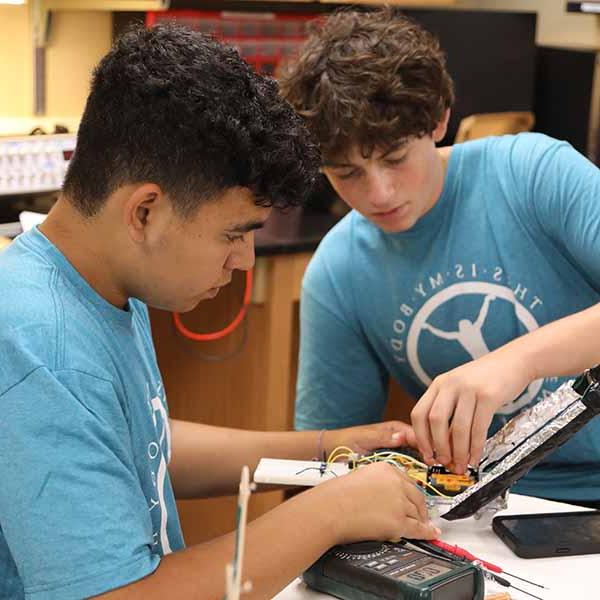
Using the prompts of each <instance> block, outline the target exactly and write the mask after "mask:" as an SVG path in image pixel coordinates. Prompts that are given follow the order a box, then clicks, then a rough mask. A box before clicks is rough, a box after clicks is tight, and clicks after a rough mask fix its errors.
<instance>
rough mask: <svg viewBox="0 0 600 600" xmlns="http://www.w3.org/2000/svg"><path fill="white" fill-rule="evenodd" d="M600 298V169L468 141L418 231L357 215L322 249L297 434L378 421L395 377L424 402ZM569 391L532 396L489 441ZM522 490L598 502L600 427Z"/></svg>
mask: <svg viewBox="0 0 600 600" xmlns="http://www.w3.org/2000/svg"><path fill="white" fill-rule="evenodd" d="M599 293H600V171H599V170H598V169H597V168H596V167H595V166H594V165H593V164H592V163H590V162H589V161H588V160H586V159H585V158H584V157H582V156H581V155H580V154H578V153H577V152H576V151H575V150H574V149H573V148H572V147H571V146H569V145H568V144H567V143H564V142H559V141H556V140H553V139H551V138H548V137H546V136H544V135H540V134H530V133H528V134H521V135H517V136H503V137H495V138H486V139H482V140H476V141H472V142H467V143H464V144H458V145H456V146H454V147H453V148H452V151H451V154H450V159H449V164H448V169H447V173H446V178H445V181H444V187H443V191H442V194H441V196H440V198H439V200H438V202H437V203H436V204H435V205H434V207H433V208H432V209H431V210H430V211H429V212H428V213H427V214H426V215H424V216H423V218H421V219H420V220H419V221H418V222H417V223H416V224H415V226H414V227H413V228H412V229H410V230H409V231H406V232H402V233H393V234H389V233H385V232H384V231H382V230H381V229H379V228H378V227H376V226H375V225H373V224H372V223H370V222H369V221H368V220H367V219H365V218H364V217H362V216H361V215H360V214H358V213H356V212H351V213H350V214H348V215H347V216H346V217H345V218H344V219H343V220H342V221H341V222H340V223H338V224H337V225H336V226H335V227H334V228H333V229H332V230H331V231H330V232H329V233H328V235H327V236H326V237H325V238H324V239H323V241H322V243H321V245H320V246H319V248H318V250H317V252H316V254H315V256H314V258H313V260H312V261H311V263H310V265H309V268H308V271H307V273H306V275H305V278H304V282H303V289H302V299H301V350H300V365H299V379H298V389H297V401H296V402H297V404H296V427H297V428H298V429H309V428H310V429H319V428H333V427H345V426H350V425H355V424H359V423H368V422H373V421H377V420H379V419H381V417H382V414H383V410H384V405H385V402H386V398H387V388H388V380H389V377H392V378H394V379H396V380H397V381H398V382H399V383H400V384H401V386H402V387H403V388H404V389H405V390H406V391H408V392H409V393H410V394H412V395H413V396H414V397H415V398H418V397H419V396H420V395H421V394H422V393H423V392H424V391H425V389H426V388H427V386H428V385H429V384H430V383H431V381H432V379H433V378H434V377H436V376H437V375H439V374H441V373H444V372H446V371H448V370H449V369H452V368H454V367H457V366H458V365H461V364H463V363H465V362H468V361H470V360H472V359H474V358H477V357H479V356H481V355H483V354H485V353H487V352H489V351H490V350H493V349H495V348H498V347H499V346H502V345H503V344H505V343H507V342H509V341H510V340H512V339H514V338H516V337H518V336H520V335H523V334H525V333H527V332H529V331H532V330H534V329H536V328H537V327H539V326H542V325H544V324H546V323H550V322H551V321H555V320H556V319H559V318H561V317H564V316H566V315H569V314H571V313H574V312H577V311H580V310H583V309H584V308H587V307H589V306H591V305H593V304H595V303H597V302H598V300H599ZM572 343H573V345H576V344H577V340H576V339H573V341H572ZM599 344H600V341H599ZM563 350H564V352H569V348H568V347H566V348H564V349H563ZM503 376H504V374H503V373H498V374H497V377H499V378H500V379H502V377H503ZM561 382H562V380H558V379H546V380H541V381H536V382H534V383H532V384H531V385H529V386H528V388H527V389H526V390H524V392H523V393H522V394H521V396H519V397H518V398H517V399H516V400H515V401H514V402H512V403H510V404H508V405H506V406H504V407H502V408H501V410H499V411H498V413H497V414H496V416H495V418H494V422H493V424H492V430H496V429H497V428H498V427H499V426H500V425H501V424H503V423H504V422H506V420H508V418H510V416H511V415H513V414H514V413H516V412H517V411H519V410H520V409H521V408H523V407H524V406H526V405H528V404H530V403H531V402H536V401H538V400H540V399H541V398H543V397H544V395H546V394H548V393H550V392H552V391H553V390H555V389H556V388H557V387H558V386H559V384H560V383H561ZM515 491H519V492H520V493H524V494H529V495H535V496H542V497H548V498H556V499H573V500H575V499H581V500H586V499H593V500H600V418H597V419H596V420H594V421H592V422H591V423H589V424H587V425H586V426H585V427H584V429H583V430H582V431H581V432H579V433H578V434H577V435H576V436H574V437H573V438H572V439H571V440H569V441H568V442H567V443H566V444H565V445H564V446H562V447H561V448H559V449H558V450H556V451H555V452H554V453H553V454H552V455H551V456H550V457H549V458H548V459H546V460H544V461H543V462H542V463H541V464H540V465H539V466H537V467H536V468H534V469H533V470H532V471H530V473H529V474H528V475H527V476H525V477H524V478H523V479H522V480H521V481H520V482H519V483H518V484H517V485H516V487H515Z"/></svg>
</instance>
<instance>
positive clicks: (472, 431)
mask: <svg viewBox="0 0 600 600" xmlns="http://www.w3.org/2000/svg"><path fill="white" fill-rule="evenodd" d="M529 383H530V378H529V377H528V373H527V365H524V364H523V361H519V359H518V357H516V356H510V355H509V354H508V353H503V354H498V353H492V354H487V355H485V356H483V357H482V358H480V359H478V360H475V361H473V362H469V363H467V364H465V365H462V366H460V367H457V368H456V369H453V370H452V371H448V372H447V373H444V374H443V375H440V376H439V377H436V378H435V379H434V380H433V382H432V384H431V385H430V386H429V389H428V390H427V391H426V392H425V394H423V396H421V398H420V400H419V401H418V402H417V404H416V406H415V408H414V409H413V410H412V413H411V420H412V425H413V428H414V432H415V435H416V439H417V445H418V447H419V450H420V452H421V454H422V455H423V459H424V460H425V462H427V463H428V464H433V463H434V462H440V463H442V464H443V465H446V466H448V465H453V469H454V471H455V472H456V473H464V472H465V470H466V468H467V465H468V464H471V465H478V464H479V461H480V460H481V454H482V452H483V446H484V444H485V440H486V437H487V431H488V428H489V426H490V423H491V422H492V418H493V416H494V413H495V412H496V410H497V409H498V408H500V406H502V405H503V404H505V403H507V402H510V401H512V400H514V399H515V398H516V397H517V396H518V395H519V394H520V393H521V392H522V391H523V389H524V388H525V387H526V386H527V385H528V384H529ZM434 457H435V460H434Z"/></svg>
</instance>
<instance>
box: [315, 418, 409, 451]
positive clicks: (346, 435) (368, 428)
mask: <svg viewBox="0 0 600 600" xmlns="http://www.w3.org/2000/svg"><path fill="white" fill-rule="evenodd" d="M321 442H322V443H321V448H322V449H324V450H325V452H326V455H329V453H330V452H331V451H332V450H333V449H334V448H337V447H338V446H347V447H348V448H351V449H352V450H353V451H354V452H358V453H359V454H364V453H365V452H368V451H370V450H374V449H375V448H397V447H398V446H411V447H413V448H416V447H417V439H416V436H415V432H414V431H413V428H412V427H411V426H410V425H408V424H407V423H403V422H402V421H386V422H384V423H374V424H372V425H359V426H358V427H347V428H345V429H332V430H328V431H325V432H324V433H323V437H322V440H321Z"/></svg>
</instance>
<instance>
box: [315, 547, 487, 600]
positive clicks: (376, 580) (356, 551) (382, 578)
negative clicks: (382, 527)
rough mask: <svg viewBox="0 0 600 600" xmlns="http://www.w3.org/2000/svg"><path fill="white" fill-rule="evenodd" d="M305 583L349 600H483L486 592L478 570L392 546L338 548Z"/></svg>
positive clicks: (463, 563) (324, 559)
mask: <svg viewBox="0 0 600 600" xmlns="http://www.w3.org/2000/svg"><path fill="white" fill-rule="evenodd" d="M303 579H304V581H305V582H306V583H307V585H309V586H310V587H312V588H314V589H316V590H319V591H322V592H326V593H328V594H332V595H334V596H336V597H338V598H342V599H344V600H388V599H389V600H392V599H393V600H481V599H482V598H483V591H484V584H483V573H482V570H481V569H480V568H479V567H477V566H475V565H473V564H471V563H468V562H464V561H460V560H452V559H446V558H441V557H437V556H432V555H431V554H429V553H425V552H421V551H419V550H416V549H412V548H407V547H406V545H404V544H402V543H392V542H359V543H357V544H347V545H345V546H335V547H334V548H332V549H331V550H329V551H328V552H326V553H325V554H324V555H323V556H322V557H321V558H320V559H319V560H318V561H317V562H315V563H314V564H313V565H312V566H311V567H310V568H309V569H308V570H307V571H305V573H304V575H303Z"/></svg>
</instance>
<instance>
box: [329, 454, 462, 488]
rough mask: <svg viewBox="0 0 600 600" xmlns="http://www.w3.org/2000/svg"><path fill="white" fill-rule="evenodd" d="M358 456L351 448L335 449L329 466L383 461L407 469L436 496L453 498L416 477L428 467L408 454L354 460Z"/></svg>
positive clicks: (363, 457) (369, 456) (370, 455)
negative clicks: (332, 464)
mask: <svg viewBox="0 0 600 600" xmlns="http://www.w3.org/2000/svg"><path fill="white" fill-rule="evenodd" d="M356 455H357V454H356V452H354V451H353V450H352V449H351V448H348V446H338V447H337V448H334V449H333V450H332V451H331V453H330V454H329V457H328V458H327V464H328V465H329V464H331V463H333V462H335V461H336V460H340V459H346V460H347V461H348V462H350V461H354V462H356V463H357V464H364V463H373V462H383V461H385V462H389V463H391V464H393V465H394V466H402V467H404V468H405V469H406V474H407V475H408V476H409V477H410V478H411V479H413V480H414V481H416V482H418V483H419V484H420V485H422V486H424V487H425V488H427V489H428V490H431V491H432V492H434V493H435V494H436V495H438V496H441V497H442V498H451V497H452V496H448V495H446V494H444V493H442V492H440V490H438V489H437V488H435V487H434V486H432V485H431V484H430V483H428V482H427V481H426V480H425V481H424V480H422V479H419V478H418V477H416V473H420V474H423V472H427V465H426V464H425V463H423V462H421V461H420V460H417V459H416V458H414V457H412V456H408V455H407V454H402V453H401V452H393V451H387V452H373V453H372V454H368V455H366V456H361V457H360V458H358V459H354V457H355V456H356ZM411 471H412V472H411ZM424 491H425V490H424Z"/></svg>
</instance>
